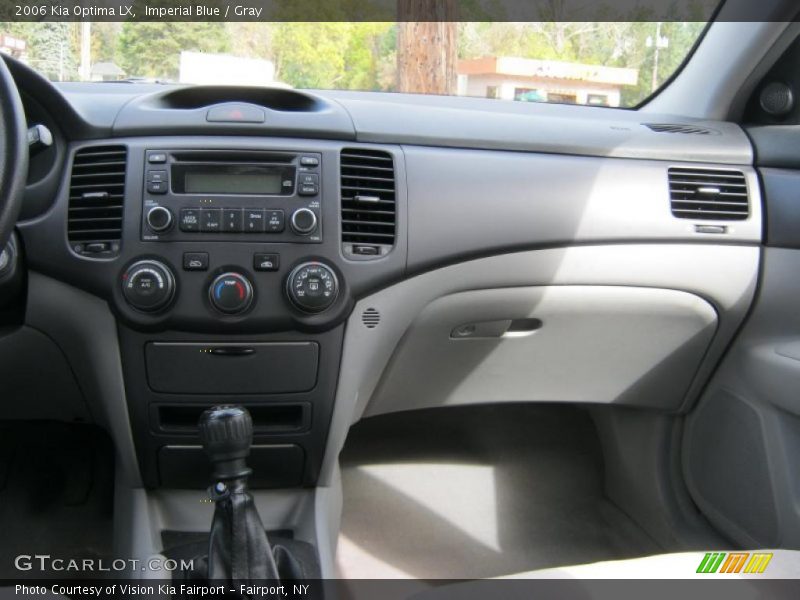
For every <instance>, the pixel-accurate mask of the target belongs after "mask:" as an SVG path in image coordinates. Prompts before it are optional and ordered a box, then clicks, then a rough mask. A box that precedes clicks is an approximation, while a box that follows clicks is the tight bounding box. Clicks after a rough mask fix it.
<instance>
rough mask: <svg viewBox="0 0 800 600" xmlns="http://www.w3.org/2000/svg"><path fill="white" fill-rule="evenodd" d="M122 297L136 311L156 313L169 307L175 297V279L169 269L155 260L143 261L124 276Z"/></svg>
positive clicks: (128, 269)
mask: <svg viewBox="0 0 800 600" xmlns="http://www.w3.org/2000/svg"><path fill="white" fill-rule="evenodd" d="M122 295H123V296H125V300H126V301H127V302H128V304H130V305H131V306H133V307H134V308H135V309H137V310H140V311H142V312H155V311H157V310H160V309H162V308H164V307H165V306H167V305H168V304H169V303H170V302H171V301H172V298H173V296H174V295H175V278H174V277H173V275H172V271H171V270H170V268H169V267H167V266H166V265H164V264H163V263H160V262H158V261H155V260H142V261H139V262H137V263H134V264H132V265H131V266H130V267H128V268H127V269H126V270H125V272H124V273H123V275H122Z"/></svg>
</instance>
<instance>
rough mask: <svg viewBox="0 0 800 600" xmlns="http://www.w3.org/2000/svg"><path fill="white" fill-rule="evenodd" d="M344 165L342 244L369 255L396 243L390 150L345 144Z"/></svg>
mask: <svg viewBox="0 0 800 600" xmlns="http://www.w3.org/2000/svg"><path fill="white" fill-rule="evenodd" d="M341 167H342V173H341V174H342V183H341V186H342V187H341V189H342V245H343V247H344V252H345V254H346V255H348V256H351V257H360V258H369V257H377V256H382V255H384V254H387V253H388V252H389V251H390V250H391V249H392V246H394V238H395V226H396V206H395V200H396V195H395V179H394V160H393V159H392V155H391V154H389V153H388V152H382V151H380V150H367V149H357V148H345V149H344V150H342V155H341Z"/></svg>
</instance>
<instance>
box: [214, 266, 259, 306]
mask: <svg viewBox="0 0 800 600" xmlns="http://www.w3.org/2000/svg"><path fill="white" fill-rule="evenodd" d="M208 298H209V300H210V301H211V305H212V306H213V307H214V308H216V309H217V310H218V311H220V312H223V313H225V314H227V315H234V314H237V313H241V312H244V311H246V310H247V309H248V308H250V304H251V303H252V302H253V285H252V284H251V283H250V280H249V279H247V277H245V276H244V275H241V274H240V273H233V272H231V273H223V274H222V275H220V276H218V277H217V278H215V279H214V281H212V282H211V287H210V288H209V290H208Z"/></svg>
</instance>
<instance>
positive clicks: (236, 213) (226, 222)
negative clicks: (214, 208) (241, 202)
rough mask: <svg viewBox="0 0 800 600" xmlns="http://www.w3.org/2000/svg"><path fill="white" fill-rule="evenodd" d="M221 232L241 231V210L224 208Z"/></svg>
mask: <svg viewBox="0 0 800 600" xmlns="http://www.w3.org/2000/svg"><path fill="white" fill-rule="evenodd" d="M222 231H234V232H237V233H238V232H241V231H243V225H242V209H241V208H226V209H224V210H223V211H222Z"/></svg>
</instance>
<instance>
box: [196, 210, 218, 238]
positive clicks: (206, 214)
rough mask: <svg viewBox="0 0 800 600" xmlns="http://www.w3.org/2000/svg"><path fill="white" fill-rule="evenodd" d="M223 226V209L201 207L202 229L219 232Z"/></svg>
mask: <svg viewBox="0 0 800 600" xmlns="http://www.w3.org/2000/svg"><path fill="white" fill-rule="evenodd" d="M221 228H222V209H219V208H201V209H200V231H207V232H212V233H218V232H219V231H220V229H221Z"/></svg>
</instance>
